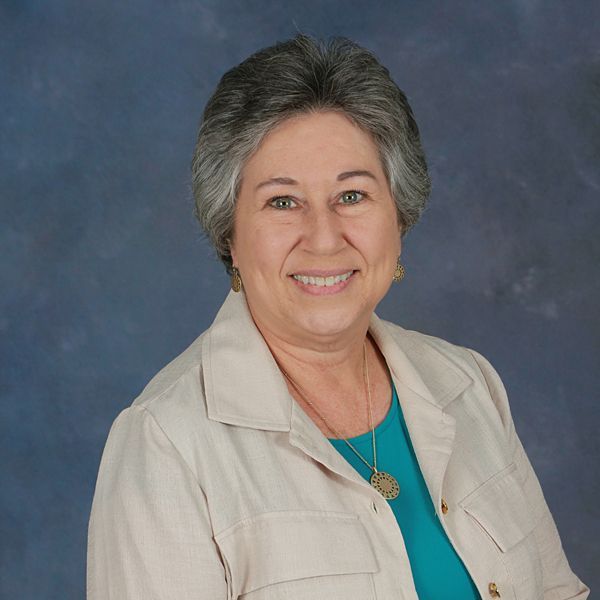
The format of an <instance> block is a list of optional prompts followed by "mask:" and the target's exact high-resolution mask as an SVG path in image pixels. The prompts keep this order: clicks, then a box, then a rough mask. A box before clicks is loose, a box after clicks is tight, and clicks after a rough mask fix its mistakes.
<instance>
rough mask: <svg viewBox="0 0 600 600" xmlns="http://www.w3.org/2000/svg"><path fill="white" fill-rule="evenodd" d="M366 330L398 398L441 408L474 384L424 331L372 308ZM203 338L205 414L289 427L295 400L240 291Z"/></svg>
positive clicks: (244, 422)
mask: <svg viewBox="0 0 600 600" xmlns="http://www.w3.org/2000/svg"><path fill="white" fill-rule="evenodd" d="M369 332H370V333H371V335H372V336H373V339H374V340H375V342H376V343H377V345H378V347H379V349H380V351H381V353H382V354H383V356H384V357H385V359H386V362H387V364H388V367H389V369H390V372H391V374H392V378H393V380H394V383H395V385H396V389H397V391H398V394H399V397H400V394H401V393H402V391H405V392H406V393H407V394H408V395H409V396H410V397H412V398H414V399H415V400H416V399H420V401H421V404H422V401H423V400H424V401H426V402H427V403H428V404H430V405H431V406H432V407H434V408H436V409H438V412H440V411H442V410H443V409H444V408H445V407H446V406H447V405H448V404H449V403H450V402H452V401H453V400H454V399H455V398H457V397H458V396H459V395H460V393H461V392H462V391H463V390H464V389H465V388H466V387H468V386H469V385H470V384H471V383H472V379H471V377H469V375H468V374H467V373H466V372H465V371H464V370H463V369H462V368H461V367H459V366H458V365H457V364H455V363H454V362H453V361H451V360H450V359H449V358H447V357H446V356H445V355H444V354H442V353H441V352H440V351H438V350H436V349H435V348H434V347H433V345H431V344H428V343H426V342H425V341H424V337H425V336H423V334H419V333H417V332H412V331H408V330H406V329H403V328H402V327H400V326H398V325H392V324H390V323H387V322H386V321H383V320H382V319H380V318H379V317H378V316H377V315H376V314H375V313H373V315H372V316H371V321H370V324H369ZM203 337H204V339H203V341H202V373H203V378H204V386H205V394H206V404H207V411H208V417H209V418H210V419H212V420H215V421H220V422H222V423H228V424H231V425H239V426H243V427H251V428H255V429H267V430H273V431H289V430H290V428H291V426H292V415H293V412H294V411H293V408H294V405H295V404H296V402H295V401H294V400H293V398H292V397H291V395H290V394H289V392H288V389H287V386H286V383H285V381H284V378H283V376H282V375H281V373H280V371H279V369H278V367H277V364H276V363H275V360H274V359H273V356H272V355H271V352H270V350H269V348H268V346H267V344H266V342H265V341H264V339H263V337H262V335H261V334H260V332H259V330H258V329H257V327H256V325H255V324H254V321H253V319H252V316H251V314H250V311H249V309H248V305H247V303H246V298H245V295H244V293H243V292H240V293H235V292H229V295H228V296H227V298H226V300H225V302H224V303H223V305H222V307H221V309H220V310H219V312H218V313H217V316H216V318H215V320H214V322H213V324H212V325H211V327H210V328H209V330H208V331H207V333H206V336H203ZM426 382H427V383H426ZM403 397H404V396H403ZM402 408H403V409H404V408H405V406H404V405H403V406H402Z"/></svg>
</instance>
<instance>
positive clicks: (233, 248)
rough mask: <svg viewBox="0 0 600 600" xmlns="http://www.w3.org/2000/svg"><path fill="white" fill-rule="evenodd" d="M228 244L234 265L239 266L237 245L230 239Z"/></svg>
mask: <svg viewBox="0 0 600 600" xmlns="http://www.w3.org/2000/svg"><path fill="white" fill-rule="evenodd" d="M227 242H228V244H229V254H231V260H232V262H233V265H234V266H237V264H238V260H237V252H236V251H235V244H234V243H233V239H232V238H229V239H228V240H227Z"/></svg>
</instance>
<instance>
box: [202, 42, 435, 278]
mask: <svg viewBox="0 0 600 600" xmlns="http://www.w3.org/2000/svg"><path fill="white" fill-rule="evenodd" d="M321 110H335V111H339V112H342V113H344V114H345V115H346V116H347V117H349V118H350V119H351V120H352V121H353V122H354V123H355V124H356V125H358V126H359V127H361V128H362V129H363V130H364V131H366V132H368V133H369V134H370V135H371V136H372V139H373V140H374V142H375V144H376V146H377V148H378V152H379V157H380V160H381V165H382V168H383V172H384V173H385V176H386V178H387V181H388V184H389V186H390V191H391V194H392V196H393V198H394V201H395V203H396V208H397V213H398V220H399V223H400V225H401V231H402V233H401V235H402V236H403V235H404V234H405V233H406V232H407V231H408V230H409V229H410V228H411V227H412V226H413V225H414V224H415V223H416V222H417V221H418V219H419V217H420V216H421V214H422V212H423V210H424V208H425V203H426V201H427V197H428V196H429V192H430V189H431V182H430V179H429V175H428V173H427V164H426V162H425V155H424V153H423V149H422V147H421V142H420V139H419V129H418V127H417V124H416V122H415V119H414V117H413V114H412V109H411V108H410V105H409V104H408V101H407V99H406V95H405V94H404V93H403V92H402V90H401V89H400V88H398V86H397V85H396V84H395V83H394V81H393V80H392V78H391V76H390V73H389V71H388V70H387V69H386V68H385V67H384V66H383V65H382V64H381V63H380V62H379V61H378V60H377V58H376V57H375V55H374V54H372V53H371V52H370V51H369V50H366V49H365V48H362V47H361V46H359V45H358V44H356V43H355V42H353V41H351V40H349V39H348V38H344V37H333V38H330V40H329V41H322V40H316V39H313V38H311V37H309V36H307V35H305V34H298V35H296V37H294V38H293V39H290V40H286V41H284V42H279V43H277V44H275V45H273V46H270V47H268V48H264V49H262V50H259V51H258V52H256V53H254V54H252V55H251V56H250V57H248V58H247V59H246V60H244V61H243V62H242V63H240V64H239V65H237V66H236V67H233V68H232V69H230V70H229V71H227V72H226V73H225V74H224V75H223V77H222V78H221V80H220V81H219V84H218V85H217V88H216V90H215V91H214V93H213V95H212V96H211V97H210V99H209V100H208V103H207V104H206V107H205V109H204V114H203V117H202V122H201V125H200V130H199V133H198V140H197V142H196V148H195V151H194V157H193V160H192V191H193V194H194V199H195V211H194V212H195V215H196V217H197V218H198V220H199V221H200V223H201V225H202V227H203V229H204V231H205V232H206V234H207V236H208V237H209V239H210V241H211V242H212V244H213V245H214V247H215V249H216V251H217V254H218V256H219V258H220V259H221V260H222V261H223V263H224V264H225V266H226V268H227V271H228V272H229V273H231V267H232V260H231V253H230V246H229V244H230V240H231V238H232V236H233V223H234V211H235V201H236V198H237V195H238V193H239V189H240V185H241V173H242V169H243V166H244V164H245V163H246V161H247V160H248V159H249V158H250V157H251V156H252V154H253V153H254V152H255V151H256V149H257V148H258V146H259V144H260V142H261V141H262V140H263V138H264V137H265V136H266V135H267V134H268V133H269V132H270V131H271V130H272V129H273V128H274V127H276V126H277V125H278V124H279V123H281V122H282V121H284V120H285V119H287V118H289V117H292V116H296V115H298V114H302V113H311V112H316V111H321Z"/></svg>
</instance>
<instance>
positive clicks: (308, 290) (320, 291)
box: [289, 269, 358, 296]
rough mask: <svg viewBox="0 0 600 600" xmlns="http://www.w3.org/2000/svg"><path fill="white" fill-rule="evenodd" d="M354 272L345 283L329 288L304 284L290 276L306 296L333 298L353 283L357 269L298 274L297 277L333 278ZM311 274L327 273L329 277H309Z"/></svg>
mask: <svg viewBox="0 0 600 600" xmlns="http://www.w3.org/2000/svg"><path fill="white" fill-rule="evenodd" d="M349 271H352V275H350V277H348V279H346V280H345V281H340V282H339V283H336V284H335V285H328V286H317V285H310V284H305V283H302V282H301V281H298V280H297V279H294V278H293V277H292V276H291V275H290V276H289V277H290V279H291V280H292V283H293V284H294V285H295V286H296V287H297V288H298V289H299V291H301V292H304V293H305V294H309V295H310V296H331V295H332V294H339V293H340V292H342V291H343V290H344V289H345V288H346V287H348V286H349V285H350V283H351V282H352V281H354V276H355V275H356V273H358V271H357V270H355V269H347V270H345V271H339V270H337V271H303V272H302V273H300V272H298V273H297V275H306V276H307V277H309V276H310V277H332V276H335V275H343V274H344V273H348V272H349ZM309 273H327V275H308V274H309Z"/></svg>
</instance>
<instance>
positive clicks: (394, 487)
mask: <svg viewBox="0 0 600 600" xmlns="http://www.w3.org/2000/svg"><path fill="white" fill-rule="evenodd" d="M277 364H278V365H279V368H280V370H281V372H282V373H283V374H284V375H285V378H286V379H287V380H288V381H289V382H290V383H291V385H292V387H293V388H294V389H295V390H296V391H297V392H298V394H299V395H300V397H301V398H302V399H303V400H304V401H305V402H306V403H307V404H308V405H310V406H311V408H312V409H313V410H314V411H315V413H316V414H317V415H318V417H319V418H320V419H321V420H322V421H323V423H325V425H326V426H327V428H328V429H330V430H331V431H332V432H333V433H334V434H335V435H336V437H338V438H341V439H343V440H344V442H346V444H348V446H349V447H350V449H351V450H352V451H353V452H354V453H355V454H356V455H357V456H358V458H360V459H361V460H362V461H363V462H364V463H365V464H366V465H367V467H369V469H371V470H372V471H373V473H372V474H371V478H370V483H371V485H372V486H373V487H374V488H375V489H376V490H377V491H378V492H379V493H380V494H381V495H382V496H383V497H384V498H385V499H386V500H393V499H394V498H397V497H398V494H399V493H400V485H399V484H398V481H397V480H396V478H395V477H394V476H393V475H390V473H386V472H385V471H379V470H377V446H376V443H375V428H374V427H373V413H372V410H371V384H370V381H369V363H368V361H367V343H366V341H365V342H364V343H363V378H364V380H365V385H366V388H367V400H368V404H369V427H370V428H371V434H372V439H373V463H374V464H373V465H370V464H369V462H368V461H367V460H366V459H365V458H364V457H363V456H362V455H361V454H360V453H359V452H358V450H356V448H355V447H354V446H353V445H352V444H351V443H350V442H349V441H348V440H347V439H346V438H343V437H342V436H341V435H340V434H339V433H338V432H337V431H336V430H335V429H334V428H333V427H332V426H331V425H329V423H328V422H327V420H326V419H325V417H323V415H321V413H320V412H319V411H318V410H317V408H316V407H315V405H314V404H313V403H312V402H311V401H310V400H309V399H308V398H307V397H306V395H305V394H304V393H303V392H302V391H301V390H300V386H299V385H298V384H297V383H296V382H295V381H294V380H293V379H292V378H291V377H290V376H289V375H288V373H287V372H286V371H285V369H284V368H283V367H282V366H281V365H280V364H279V363H277Z"/></svg>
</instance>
